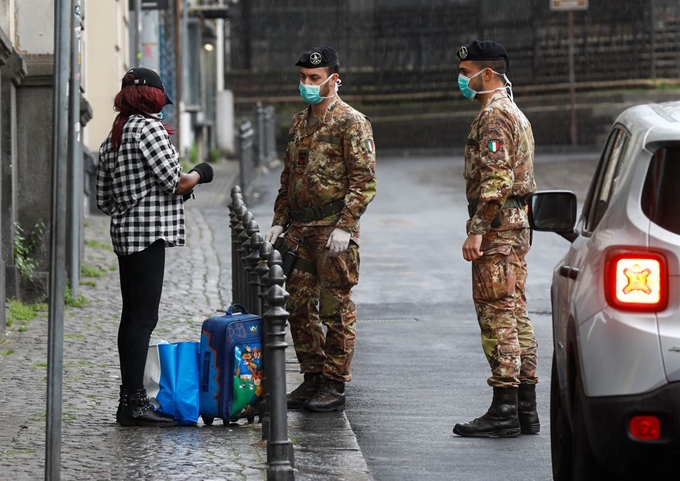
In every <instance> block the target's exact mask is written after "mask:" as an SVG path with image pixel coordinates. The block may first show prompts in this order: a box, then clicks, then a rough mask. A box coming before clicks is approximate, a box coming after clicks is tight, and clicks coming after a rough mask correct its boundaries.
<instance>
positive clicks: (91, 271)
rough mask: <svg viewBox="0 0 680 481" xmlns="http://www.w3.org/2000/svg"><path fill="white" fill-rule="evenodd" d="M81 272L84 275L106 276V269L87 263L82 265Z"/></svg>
mask: <svg viewBox="0 0 680 481" xmlns="http://www.w3.org/2000/svg"><path fill="white" fill-rule="evenodd" d="M80 273H81V274H82V275H83V276H84V277H104V276H105V275H106V271H104V270H102V269H99V268H98V267H93V266H88V265H87V264H83V265H82V266H81V268H80Z"/></svg>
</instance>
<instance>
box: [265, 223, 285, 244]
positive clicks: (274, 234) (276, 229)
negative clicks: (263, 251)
mask: <svg viewBox="0 0 680 481" xmlns="http://www.w3.org/2000/svg"><path fill="white" fill-rule="evenodd" d="M282 233H283V226H281V225H275V226H272V228H271V229H269V231H268V232H267V233H266V234H265V235H264V240H266V241H267V242H269V243H271V244H273V243H274V242H276V239H278V237H279V236H280V235H281V234H282Z"/></svg>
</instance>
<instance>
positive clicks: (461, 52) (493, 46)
mask: <svg viewBox="0 0 680 481" xmlns="http://www.w3.org/2000/svg"><path fill="white" fill-rule="evenodd" d="M456 55H458V58H459V59H461V60H505V65H506V67H507V69H508V71H509V70H510V61H509V60H508V52H507V51H506V50H505V47H504V46H503V45H501V44H500V43H498V42H494V41H493V40H475V41H474V42H472V43H468V44H467V45H463V46H462V47H460V48H459V49H458V52H456Z"/></svg>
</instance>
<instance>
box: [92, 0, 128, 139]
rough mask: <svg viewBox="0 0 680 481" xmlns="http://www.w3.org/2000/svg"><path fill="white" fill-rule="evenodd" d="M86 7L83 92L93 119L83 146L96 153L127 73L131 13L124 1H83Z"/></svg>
mask: <svg viewBox="0 0 680 481" xmlns="http://www.w3.org/2000/svg"><path fill="white" fill-rule="evenodd" d="M84 6H85V21H84V24H85V30H84V31H83V44H84V46H83V89H84V91H85V95H86V96H87V100H88V101H89V103H90V105H91V106H92V112H93V116H92V120H91V121H90V122H89V123H88V124H87V126H86V127H85V129H84V133H83V143H84V144H85V146H86V147H87V148H88V149H90V150H92V151H95V152H96V151H97V150H99V146H100V145H101V143H102V142H103V141H104V139H105V138H106V136H107V135H108V133H109V132H110V130H111V125H112V124H113V120H114V119H115V117H116V113H115V112H114V110H113V99H114V98H115V96H116V94H117V93H118V91H119V90H120V79H122V78H123V75H124V74H125V72H126V71H127V70H128V60H127V59H128V58H129V57H128V40H127V39H128V11H127V1H125V0H115V1H110V0H108V1H105V2H102V1H101V0H84Z"/></svg>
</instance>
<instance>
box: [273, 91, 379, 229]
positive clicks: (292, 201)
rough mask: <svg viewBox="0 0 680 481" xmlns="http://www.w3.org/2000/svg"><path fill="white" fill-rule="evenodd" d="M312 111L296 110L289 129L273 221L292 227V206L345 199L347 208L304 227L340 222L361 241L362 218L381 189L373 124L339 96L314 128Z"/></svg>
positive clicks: (310, 205) (308, 205)
mask: <svg viewBox="0 0 680 481" xmlns="http://www.w3.org/2000/svg"><path fill="white" fill-rule="evenodd" d="M309 113H310V109H309V108H307V109H306V110H303V111H302V112H299V113H298V114H296V115H295V116H294V117H293V123H292V125H291V127H290V131H289V132H288V147H287V149H286V155H285V157H284V166H283V172H281V187H280V188H279V192H278V195H277V197H276V202H275V203H274V219H273V222H272V225H282V226H284V227H285V226H286V225H288V224H289V223H290V222H291V219H290V216H289V212H290V211H291V210H300V209H303V208H307V207H314V206H317V207H318V206H322V205H324V204H328V203H329V202H333V201H336V200H343V201H344V204H345V206H344V208H343V209H342V211H341V212H339V213H337V214H334V215H331V216H328V217H325V218H323V219H318V220H315V221H312V222H305V223H300V225H307V226H316V225H318V226H326V225H335V226H336V227H339V228H341V229H344V230H346V231H348V232H350V233H351V234H352V238H353V239H354V240H355V241H358V239H359V218H360V217H361V215H362V214H363V213H364V212H365V211H366V207H367V206H368V204H369V203H370V202H371V201H372V200H373V197H375V192H376V178H375V145H374V143H373V130H372V128H371V124H370V122H369V121H368V119H367V118H366V117H365V116H364V115H363V114H362V113H361V112H358V111H357V110H355V109H353V108H352V107H350V106H349V105H348V104H346V103H345V102H343V101H342V100H341V99H340V97H338V96H337V95H336V97H335V99H334V100H333V101H332V102H331V103H330V104H329V105H328V108H327V109H326V111H325V113H324V114H323V115H322V116H321V117H319V119H318V120H319V121H318V123H316V125H315V126H314V127H312V128H311V129H310V130H308V129H307V119H308V117H309Z"/></svg>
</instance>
